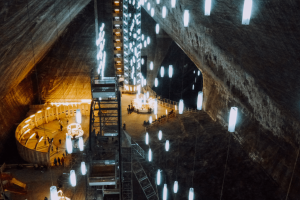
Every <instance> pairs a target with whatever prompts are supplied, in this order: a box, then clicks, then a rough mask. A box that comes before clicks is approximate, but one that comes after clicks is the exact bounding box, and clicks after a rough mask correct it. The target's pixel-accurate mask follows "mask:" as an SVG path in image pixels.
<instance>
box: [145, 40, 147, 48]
mask: <svg viewBox="0 0 300 200" xmlns="http://www.w3.org/2000/svg"><path fill="white" fill-rule="evenodd" d="M144 47H145V48H146V47H147V41H146V40H145V41H144Z"/></svg>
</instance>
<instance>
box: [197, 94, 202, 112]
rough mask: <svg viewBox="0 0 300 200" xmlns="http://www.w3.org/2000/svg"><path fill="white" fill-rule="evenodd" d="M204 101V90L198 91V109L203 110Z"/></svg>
mask: <svg viewBox="0 0 300 200" xmlns="http://www.w3.org/2000/svg"><path fill="white" fill-rule="evenodd" d="M202 103H203V92H201V91H199V92H198V99H197V110H202Z"/></svg>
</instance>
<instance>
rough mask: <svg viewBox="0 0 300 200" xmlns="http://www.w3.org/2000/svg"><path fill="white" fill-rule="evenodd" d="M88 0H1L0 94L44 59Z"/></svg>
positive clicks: (4, 92) (3, 93)
mask: <svg viewBox="0 0 300 200" xmlns="http://www.w3.org/2000/svg"><path fill="white" fill-rule="evenodd" d="M88 3H89V1H86V0H65V1H59V0H47V1H41V0H28V1H23V0H17V1H0V43H1V46H0V69H1V72H2V73H1V74H0V79H1V85H0V94H1V95H0V98H3V97H4V96H5V95H6V94H7V93H9V92H10V91H11V89H12V88H14V87H16V86H17V85H18V84H19V83H20V82H21V81H22V80H23V79H24V78H25V77H26V75H27V74H28V73H29V71H30V70H31V69H32V68H33V66H34V65H35V64H36V63H37V62H38V61H39V60H41V58H42V57H43V56H44V55H45V53H46V52H47V51H48V50H49V48H50V47H51V46H52V45H53V43H54V42H55V40H56V39H57V38H58V36H59V35H60V34H61V33H62V32H63V31H64V29H65V28H66V26H67V25H68V24H69V23H70V21H71V20H72V19H73V18H74V17H75V16H76V15H77V14H78V13H79V12H80V11H81V10H82V8H84V7H85V6H86V5H87V4H88Z"/></svg>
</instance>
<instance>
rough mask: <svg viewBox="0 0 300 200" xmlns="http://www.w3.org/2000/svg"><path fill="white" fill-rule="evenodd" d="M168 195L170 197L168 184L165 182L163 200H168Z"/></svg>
mask: <svg viewBox="0 0 300 200" xmlns="http://www.w3.org/2000/svg"><path fill="white" fill-rule="evenodd" d="M167 197H168V189H167V184H164V191H163V200H167Z"/></svg>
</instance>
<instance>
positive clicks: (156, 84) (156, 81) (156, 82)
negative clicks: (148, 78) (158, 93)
mask: <svg viewBox="0 0 300 200" xmlns="http://www.w3.org/2000/svg"><path fill="white" fill-rule="evenodd" d="M157 86H158V79H157V78H155V87H157Z"/></svg>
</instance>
